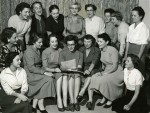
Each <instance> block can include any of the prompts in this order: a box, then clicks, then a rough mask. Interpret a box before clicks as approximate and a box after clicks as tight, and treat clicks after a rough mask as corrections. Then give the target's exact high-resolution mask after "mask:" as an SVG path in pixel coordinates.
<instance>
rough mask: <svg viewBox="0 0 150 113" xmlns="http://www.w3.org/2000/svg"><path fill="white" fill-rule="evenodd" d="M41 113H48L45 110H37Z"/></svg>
mask: <svg viewBox="0 0 150 113" xmlns="http://www.w3.org/2000/svg"><path fill="white" fill-rule="evenodd" d="M39 111H40V112H41V113H48V112H47V111H46V110H39Z"/></svg>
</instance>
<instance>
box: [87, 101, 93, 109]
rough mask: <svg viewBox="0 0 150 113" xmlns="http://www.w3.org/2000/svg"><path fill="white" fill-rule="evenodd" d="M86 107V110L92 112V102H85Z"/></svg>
mask: <svg viewBox="0 0 150 113" xmlns="http://www.w3.org/2000/svg"><path fill="white" fill-rule="evenodd" d="M86 107H87V108H88V110H92V102H87V104H86Z"/></svg>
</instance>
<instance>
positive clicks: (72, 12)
mask: <svg viewBox="0 0 150 113" xmlns="http://www.w3.org/2000/svg"><path fill="white" fill-rule="evenodd" d="M70 11H71V14H73V15H77V14H78V11H79V8H78V5H71V7H70Z"/></svg>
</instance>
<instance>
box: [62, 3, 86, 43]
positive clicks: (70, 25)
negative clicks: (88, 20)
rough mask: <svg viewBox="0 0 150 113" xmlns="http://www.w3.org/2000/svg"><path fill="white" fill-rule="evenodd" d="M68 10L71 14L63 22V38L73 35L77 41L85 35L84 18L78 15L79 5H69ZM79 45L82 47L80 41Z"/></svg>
mask: <svg viewBox="0 0 150 113" xmlns="http://www.w3.org/2000/svg"><path fill="white" fill-rule="evenodd" d="M69 9H70V12H71V14H70V15H68V16H67V17H66V18H65V20H64V26H65V30H64V36H68V35H75V36H77V37H78V39H81V38H82V37H83V36H84V35H85V22H84V18H83V17H81V16H80V15H78V12H79V11H80V10H81V5H80V4H79V3H77V2H75V3H72V4H71V5H70V7H69ZM79 43H81V45H82V42H81V40H80V41H79Z"/></svg>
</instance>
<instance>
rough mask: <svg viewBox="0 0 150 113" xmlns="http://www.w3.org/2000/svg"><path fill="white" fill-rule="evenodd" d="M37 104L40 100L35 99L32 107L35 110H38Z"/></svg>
mask: <svg viewBox="0 0 150 113" xmlns="http://www.w3.org/2000/svg"><path fill="white" fill-rule="evenodd" d="M37 103H38V99H33V104H32V107H33V108H36V106H37Z"/></svg>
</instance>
